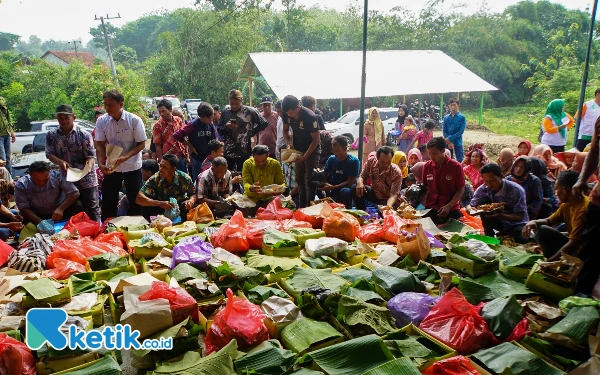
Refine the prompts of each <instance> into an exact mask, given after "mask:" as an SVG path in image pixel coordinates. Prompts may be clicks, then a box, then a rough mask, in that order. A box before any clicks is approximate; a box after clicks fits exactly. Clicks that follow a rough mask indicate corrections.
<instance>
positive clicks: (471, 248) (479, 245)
mask: <svg viewBox="0 0 600 375" xmlns="http://www.w3.org/2000/svg"><path fill="white" fill-rule="evenodd" d="M464 246H465V248H466V250H467V251H468V252H470V253H471V254H473V255H475V256H477V257H480V258H481V259H483V260H488V261H490V260H494V259H495V258H496V252H495V251H494V250H493V249H492V248H491V247H489V246H488V245H487V244H486V243H485V242H483V241H479V240H475V239H470V240H468V241H467V242H465V243H464Z"/></svg>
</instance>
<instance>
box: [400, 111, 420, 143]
mask: <svg viewBox="0 0 600 375" xmlns="http://www.w3.org/2000/svg"><path fill="white" fill-rule="evenodd" d="M417 131H418V129H417V124H416V123H415V119H414V118H413V117H412V116H407V117H406V118H405V119H404V126H403V127H402V134H400V136H399V137H398V151H402V152H407V151H408V148H409V147H410V146H411V144H412V143H413V139H414V137H415V134H417Z"/></svg>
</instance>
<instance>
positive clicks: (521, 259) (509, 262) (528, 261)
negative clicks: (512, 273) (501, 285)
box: [502, 253, 544, 267]
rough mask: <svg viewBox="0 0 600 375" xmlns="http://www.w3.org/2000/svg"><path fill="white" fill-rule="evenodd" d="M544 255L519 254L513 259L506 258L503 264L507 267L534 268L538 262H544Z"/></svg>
mask: <svg viewBox="0 0 600 375" xmlns="http://www.w3.org/2000/svg"><path fill="white" fill-rule="evenodd" d="M543 259H544V256H543V255H542V254H529V253H525V254H519V255H517V256H513V257H511V258H505V259H504V260H503V261H502V263H504V265H505V266H507V267H532V266H533V265H534V264H535V262H537V261H538V260H543Z"/></svg>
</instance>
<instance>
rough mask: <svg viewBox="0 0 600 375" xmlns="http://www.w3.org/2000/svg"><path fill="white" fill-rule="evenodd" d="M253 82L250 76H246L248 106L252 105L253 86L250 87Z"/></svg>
mask: <svg viewBox="0 0 600 375" xmlns="http://www.w3.org/2000/svg"><path fill="white" fill-rule="evenodd" d="M253 84H254V82H253V80H252V77H248V91H250V107H252V96H254V92H253V91H254V87H252V86H253Z"/></svg>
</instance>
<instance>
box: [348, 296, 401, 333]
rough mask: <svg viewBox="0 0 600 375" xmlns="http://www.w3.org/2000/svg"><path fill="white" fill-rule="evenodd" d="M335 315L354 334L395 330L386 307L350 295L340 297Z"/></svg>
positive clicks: (390, 314)
mask: <svg viewBox="0 0 600 375" xmlns="http://www.w3.org/2000/svg"><path fill="white" fill-rule="evenodd" d="M337 316H338V320H340V321H341V322H342V323H344V324H346V325H347V326H349V328H350V331H351V332H352V333H353V334H355V335H356V336H358V335H368V334H371V333H375V334H378V335H380V336H381V335H385V334H386V333H388V332H393V331H394V330H395V328H394V319H393V318H392V313H391V312H390V310H388V308H387V307H381V306H376V305H373V304H370V303H366V302H364V301H362V300H360V299H358V298H354V297H350V296H342V298H340V301H339V303H338V311H337Z"/></svg>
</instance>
